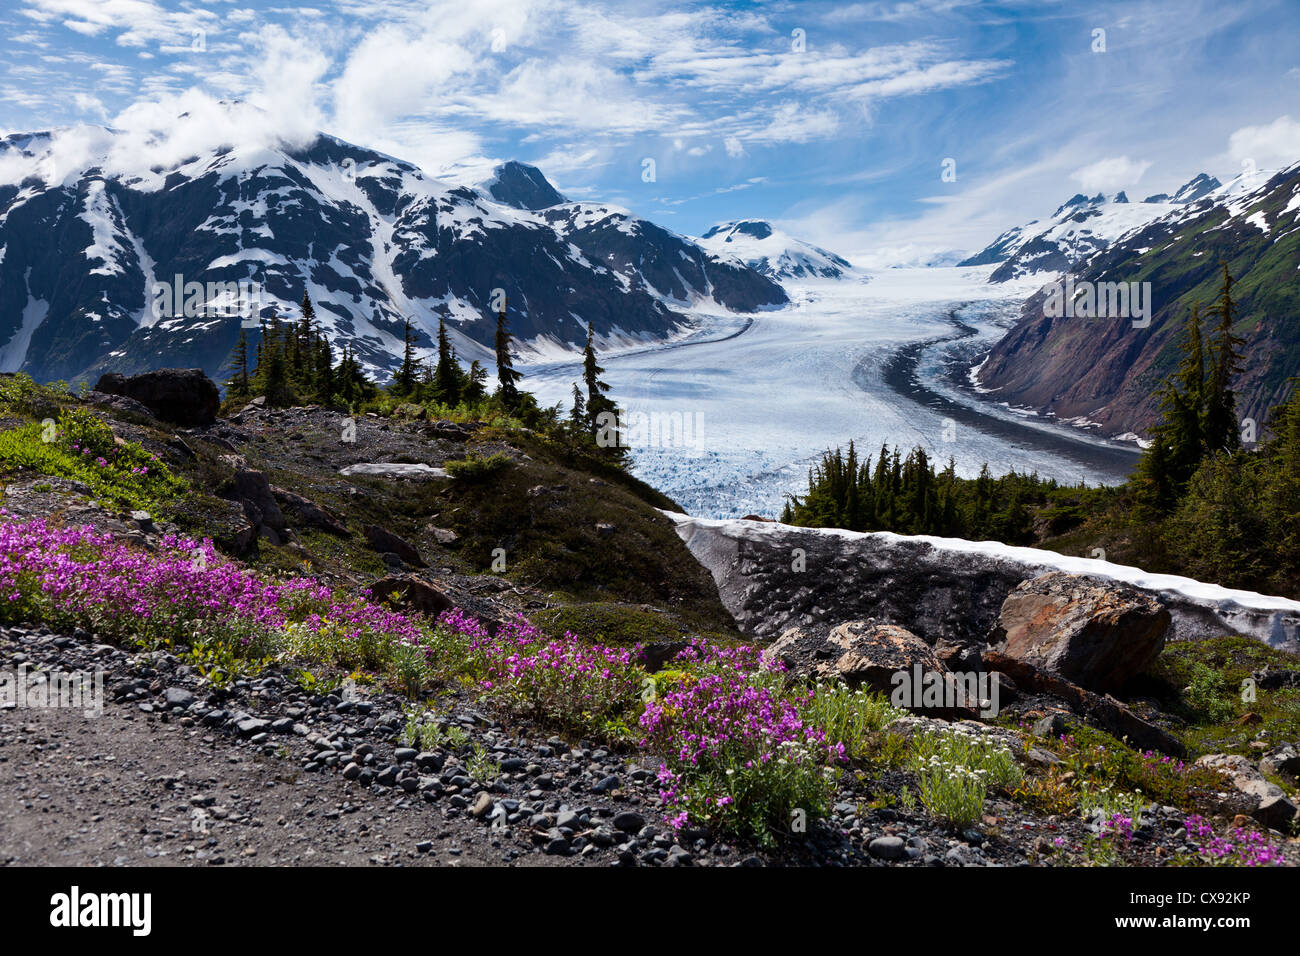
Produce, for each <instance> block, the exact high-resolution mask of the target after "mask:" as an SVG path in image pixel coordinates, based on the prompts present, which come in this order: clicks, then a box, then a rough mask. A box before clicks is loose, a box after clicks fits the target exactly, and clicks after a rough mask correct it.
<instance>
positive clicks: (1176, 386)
mask: <svg viewBox="0 0 1300 956" xmlns="http://www.w3.org/2000/svg"><path fill="white" fill-rule="evenodd" d="M1182 352H1183V357H1182V359H1181V360H1180V362H1179V364H1178V370H1177V371H1176V372H1175V373H1174V374H1173V375H1171V376H1170V377H1169V378H1168V379H1166V381H1165V383H1164V384H1163V385H1162V386H1161V398H1160V405H1161V409H1162V412H1161V419H1160V421H1159V422H1158V423H1157V424H1156V425H1155V427H1154V428H1152V430H1151V445H1150V446H1149V447H1148V448H1147V450H1146V451H1145V453H1144V454H1143V455H1142V459H1141V461H1139V462H1138V467H1137V472H1136V475H1135V482H1134V492H1135V496H1136V497H1135V500H1136V504H1137V511H1136V512H1135V515H1134V517H1135V519H1136V521H1137V522H1138V523H1139V524H1147V523H1149V522H1151V521H1152V520H1154V519H1158V518H1160V517H1162V516H1164V515H1167V514H1169V513H1170V512H1171V511H1173V510H1174V508H1175V507H1176V506H1177V503H1178V497H1179V495H1180V494H1182V490H1183V489H1184V488H1185V487H1186V486H1187V482H1188V481H1189V480H1191V477H1192V475H1193V474H1194V473H1195V472H1196V469H1197V467H1198V466H1199V465H1200V462H1201V459H1202V458H1203V457H1204V456H1205V452H1206V442H1205V432H1204V420H1205V418H1206V411H1205V402H1206V387H1207V383H1206V380H1205V347H1204V341H1203V338H1202V335H1201V316H1200V306H1199V305H1193V306H1192V310H1191V314H1190V315H1189V317H1188V320H1187V333H1186V338H1185V339H1184V342H1183V345H1182Z"/></svg>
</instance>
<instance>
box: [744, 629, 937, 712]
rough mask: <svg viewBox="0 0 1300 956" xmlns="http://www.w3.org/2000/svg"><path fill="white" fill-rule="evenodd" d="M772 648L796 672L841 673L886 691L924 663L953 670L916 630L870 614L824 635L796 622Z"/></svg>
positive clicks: (933, 669)
mask: <svg viewBox="0 0 1300 956" xmlns="http://www.w3.org/2000/svg"><path fill="white" fill-rule="evenodd" d="M767 653H768V654H769V655H770V656H772V657H776V658H779V659H780V660H781V661H783V662H784V663H785V665H786V667H788V668H790V669H791V670H792V671H795V672H796V673H801V674H807V675H811V676H814V677H839V678H842V679H843V680H844V681H845V682H846V683H849V684H852V685H854V686H858V685H863V686H866V687H868V688H870V689H872V690H875V691H879V692H881V693H884V694H889V693H891V692H892V691H893V689H894V687H895V681H894V675H895V674H897V673H898V672H900V671H905V672H909V673H910V672H911V671H912V670H913V668H914V667H915V666H916V665H918V664H919V665H920V667H921V669H922V671H923V672H926V673H929V672H936V673H939V674H947V673H948V668H947V667H945V666H944V665H943V662H942V661H940V660H939V658H938V657H936V656H935V654H934V651H933V650H931V648H930V645H929V644H926V643H925V641H923V640H921V639H920V638H919V637H917V636H916V635H915V634H913V633H912V632H911V631H908V630H906V629H905V628H901V627H898V626H896V625H893V624H881V623H877V622H876V621H873V620H870V619H868V620H865V621H846V622H845V623H843V624H839V625H837V626H835V627H833V628H831V630H830V631H829V633H824V634H822V633H818V632H816V631H813V630H810V629H805V628H799V627H792V628H790V629H789V630H788V631H786V632H785V633H784V634H782V635H781V636H780V637H779V638H778V639H777V640H776V642H775V643H773V644H772V646H771V647H769V648H768V650H767Z"/></svg>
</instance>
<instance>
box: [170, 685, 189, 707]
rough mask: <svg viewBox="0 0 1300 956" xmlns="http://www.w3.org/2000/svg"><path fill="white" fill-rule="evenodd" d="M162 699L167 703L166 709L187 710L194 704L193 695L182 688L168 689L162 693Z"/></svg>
mask: <svg viewBox="0 0 1300 956" xmlns="http://www.w3.org/2000/svg"><path fill="white" fill-rule="evenodd" d="M163 697H164V699H165V700H166V701H167V706H168V707H179V708H181V709H184V708H187V707H189V706H190V704H192V703H194V694H193V693H191V692H190V691H188V690H186V689H185V688H184V687H168V688H167V690H165V691H164V692H163Z"/></svg>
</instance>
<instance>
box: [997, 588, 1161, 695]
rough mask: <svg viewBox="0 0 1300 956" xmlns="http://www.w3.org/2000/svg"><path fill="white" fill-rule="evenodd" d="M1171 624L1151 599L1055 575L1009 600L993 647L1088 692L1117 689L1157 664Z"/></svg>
mask: <svg viewBox="0 0 1300 956" xmlns="http://www.w3.org/2000/svg"><path fill="white" fill-rule="evenodd" d="M1169 622H1170V615H1169V611H1168V610H1167V609H1166V608H1165V607H1164V606H1163V605H1162V604H1161V603H1160V601H1158V600H1157V599H1156V598H1155V597H1153V596H1151V595H1149V594H1144V593H1142V592H1140V591H1138V590H1136V589H1134V588H1128V587H1124V586H1123V585H1118V584H1114V583H1102V582H1099V581H1096V580H1093V579H1091V578H1084V577H1079V576H1077V575H1071V574H1064V573H1061V572H1053V573H1051V574H1044V575H1042V576H1040V577H1036V578H1034V579H1033V580H1030V581H1025V582H1024V583H1023V584H1021V585H1020V586H1019V587H1017V588H1016V589H1015V590H1014V591H1012V592H1011V593H1010V594H1009V595H1007V599H1006V600H1005V601H1003V602H1002V612H1001V614H1000V616H999V618H998V624H997V627H996V628H995V629H994V632H993V634H992V636H991V637H990V639H989V643H990V645H993V646H995V647H997V648H998V649H999V650H1000V651H1001V652H1002V653H1004V654H1006V655H1007V656H1008V657H1012V658H1015V659H1017V660H1022V661H1026V662H1027V663H1030V664H1033V665H1034V666H1035V667H1038V668H1039V669H1041V670H1045V671H1047V672H1049V673H1052V674H1057V675H1060V676H1061V677H1065V678H1067V679H1069V680H1071V681H1073V682H1074V683H1076V684H1079V685H1081V686H1083V687H1087V688H1089V689H1092V690H1099V691H1113V690H1118V689H1119V688H1120V687H1122V686H1123V685H1124V683H1125V682H1126V681H1128V680H1129V679H1130V678H1132V677H1134V676H1136V675H1137V674H1139V673H1141V672H1142V671H1143V670H1145V669H1146V668H1147V667H1149V666H1150V665H1151V664H1152V663H1154V662H1155V659H1156V658H1157V657H1158V656H1159V655H1160V652H1161V650H1163V649H1164V646H1165V634H1166V632H1167V631H1168V630H1169Z"/></svg>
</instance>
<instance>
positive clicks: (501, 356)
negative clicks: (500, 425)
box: [495, 302, 523, 411]
mask: <svg viewBox="0 0 1300 956" xmlns="http://www.w3.org/2000/svg"><path fill="white" fill-rule="evenodd" d="M513 341H514V337H513V336H511V334H510V330H509V328H507V327H506V305H505V303H504V302H502V303H501V311H500V312H498V313H497V334H496V343H495V344H496V352H497V382H498V383H499V386H498V390H497V394H498V395H500V396H501V404H502V405H504V406H505V407H506V408H507V409H509V410H511V411H513V410H514V409H515V408H516V407H517V406H518V405H519V384H518V383H519V380H520V379H521V378H523V375H522V374H521V373H520V372H518V371H517V370H516V369H515V366H514V362H513V360H512V359H511V357H510V343H511V342H513Z"/></svg>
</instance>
